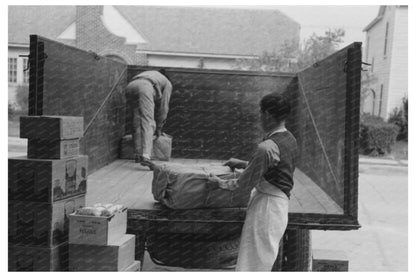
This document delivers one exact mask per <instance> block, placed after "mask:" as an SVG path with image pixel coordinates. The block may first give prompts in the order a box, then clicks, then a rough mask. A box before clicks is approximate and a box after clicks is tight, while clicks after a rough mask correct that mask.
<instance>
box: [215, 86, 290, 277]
mask: <svg viewBox="0 0 416 277" xmlns="http://www.w3.org/2000/svg"><path fill="white" fill-rule="evenodd" d="M260 113H261V123H262V128H263V130H264V131H265V134H266V135H265V137H264V140H263V141H262V142H261V143H260V144H259V145H258V146H257V149H256V150H255V152H254V154H253V156H252V157H251V159H250V161H249V162H246V161H242V160H238V159H233V158H232V159H230V160H228V161H227V162H226V163H225V165H228V166H229V167H231V168H232V169H234V168H245V170H244V171H243V173H242V174H241V175H240V177H239V178H238V179H233V180H222V179H220V178H218V177H217V176H214V175H211V176H210V178H209V185H210V186H211V187H213V188H221V189H226V190H234V189H236V188H237V187H241V188H246V189H247V193H250V191H251V190H252V189H253V187H254V190H253V191H252V193H251V197H250V201H249V204H248V207H247V214H246V219H245V222H244V226H243V231H242V234H241V242H240V249H239V252H238V260H237V266H236V271H271V269H272V267H273V264H274V262H275V260H276V258H277V254H278V251H279V242H280V239H281V238H282V237H283V234H284V232H285V230H286V227H287V222H288V210H289V197H290V191H291V190H292V188H293V172H294V170H295V159H296V156H297V143H296V139H295V137H294V136H293V135H292V133H290V132H289V131H288V130H287V129H286V128H285V121H286V118H287V117H288V116H289V114H290V104H289V102H288V100H287V99H286V98H285V97H283V96H282V95H280V94H269V95H266V96H265V97H263V98H262V100H261V102H260Z"/></svg>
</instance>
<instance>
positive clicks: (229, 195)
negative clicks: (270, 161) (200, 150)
mask: <svg viewBox="0 0 416 277" xmlns="http://www.w3.org/2000/svg"><path fill="white" fill-rule="evenodd" d="M210 173H212V174H215V175H217V176H218V177H220V178H222V179H230V178H237V177H238V175H239V173H238V172H232V171H231V170H230V169H229V167H226V166H220V165H181V164H163V165H160V166H156V168H155V169H154V171H153V183H152V193H153V197H154V198H155V200H157V201H159V202H161V203H162V204H164V205H166V206H168V207H169V208H172V209H196V208H235V207H246V206H247V204H248V200H249V198H250V193H249V192H247V190H242V189H240V188H238V189H236V190H234V191H229V190H224V189H210V188H209V186H208V185H207V182H208V177H209V174H210Z"/></svg>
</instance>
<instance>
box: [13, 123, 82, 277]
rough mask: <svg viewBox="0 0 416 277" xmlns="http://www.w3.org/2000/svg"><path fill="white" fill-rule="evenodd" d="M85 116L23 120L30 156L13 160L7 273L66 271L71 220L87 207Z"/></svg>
mask: <svg viewBox="0 0 416 277" xmlns="http://www.w3.org/2000/svg"><path fill="white" fill-rule="evenodd" d="M83 132H84V126H83V118H82V117H71V116H25V117H21V118H20V137H21V138H27V139H28V152H27V157H17V158H9V184H8V186H9V271H65V270H67V269H68V229H69V228H68V226H69V215H70V214H71V213H73V212H74V211H75V210H76V209H78V208H80V207H82V206H85V194H86V188H87V165H88V157H87V156H81V155H79V140H80V138H81V137H82V136H83Z"/></svg>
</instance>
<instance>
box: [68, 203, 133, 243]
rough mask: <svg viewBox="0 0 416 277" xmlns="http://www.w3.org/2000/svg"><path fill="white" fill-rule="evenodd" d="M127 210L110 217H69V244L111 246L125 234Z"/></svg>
mask: <svg viewBox="0 0 416 277" xmlns="http://www.w3.org/2000/svg"><path fill="white" fill-rule="evenodd" d="M126 229H127V209H124V211H123V212H121V213H116V214H114V215H112V216H109V217H105V216H87V215H76V214H71V215H69V243H71V244H90V245H111V244H112V243H113V242H114V241H117V240H119V238H120V237H122V236H123V235H124V234H125V233H126Z"/></svg>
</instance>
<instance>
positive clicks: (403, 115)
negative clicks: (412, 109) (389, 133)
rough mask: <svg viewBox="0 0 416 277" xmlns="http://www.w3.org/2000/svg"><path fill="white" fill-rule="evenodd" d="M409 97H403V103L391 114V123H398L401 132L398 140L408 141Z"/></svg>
mask: <svg viewBox="0 0 416 277" xmlns="http://www.w3.org/2000/svg"><path fill="white" fill-rule="evenodd" d="M407 103H408V99H407V97H405V98H403V105H402V106H401V107H400V109H398V108H395V109H394V110H393V113H392V114H390V118H389V120H388V122H389V123H393V124H396V125H397V126H398V127H399V133H398V135H397V140H405V141H407V137H408V108H407V107H408V106H407Z"/></svg>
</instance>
